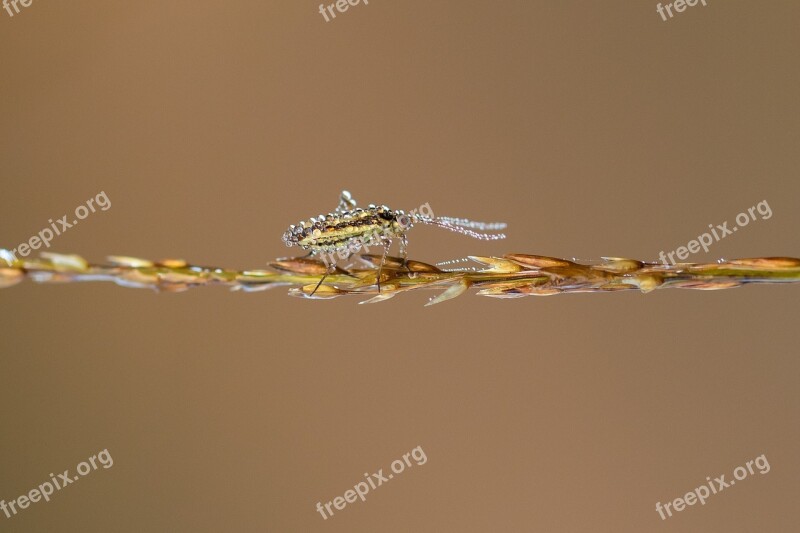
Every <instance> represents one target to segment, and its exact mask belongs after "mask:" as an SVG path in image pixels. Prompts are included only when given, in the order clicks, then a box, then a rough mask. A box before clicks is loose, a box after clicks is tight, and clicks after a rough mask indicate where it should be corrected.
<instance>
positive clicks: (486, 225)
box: [414, 215, 506, 241]
mask: <svg viewBox="0 0 800 533" xmlns="http://www.w3.org/2000/svg"><path fill="white" fill-rule="evenodd" d="M414 222H418V223H420V224H427V225H428V226H436V227H437V228H443V229H446V230H448V231H452V232H455V233H460V234H462V235H466V236H467V237H472V238H473V239H480V240H482V241H496V240H499V239H505V238H506V236H505V235H504V234H503V233H479V232H477V231H473V230H471V229H469V228H477V229H489V230H493V229H502V228H505V227H506V225H505V224H504V223H502V222H473V221H470V220H467V219H463V218H448V217H436V218H430V217H425V216H420V215H417V216H415V217H414ZM456 222H458V223H456Z"/></svg>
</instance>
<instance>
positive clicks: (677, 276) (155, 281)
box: [0, 250, 800, 305]
mask: <svg viewBox="0 0 800 533" xmlns="http://www.w3.org/2000/svg"><path fill="white" fill-rule="evenodd" d="M470 259H472V260H473V261H475V262H476V263H478V264H479V265H481V266H480V267H479V268H478V269H476V270H475V271H468V272H463V271H445V270H441V269H439V268H437V267H435V266H433V265H430V264H427V263H422V262H419V261H411V260H409V261H408V262H407V263H406V264H405V265H404V264H403V262H402V260H401V259H399V258H396V257H388V258H387V259H386V263H385V264H384V266H383V268H382V269H381V280H380V281H381V287H380V292H378V287H377V283H376V282H377V275H378V265H379V264H380V260H381V258H380V256H377V255H362V256H361V262H362V263H363V265H362V266H358V267H354V268H349V269H348V270H344V269H341V268H337V269H336V271H335V272H333V273H331V274H328V275H327V276H325V272H326V267H325V265H324V264H323V263H322V262H320V261H317V260H315V259H310V258H283V259H277V260H275V261H273V262H272V263H270V264H269V266H270V269H269V270H244V271H238V270H228V269H223V268H215V267H201V266H195V265H190V264H189V263H187V262H186V261H183V260H175V259H170V260H163V261H149V260H146V259H138V258H134V257H121V256H113V257H109V258H108V262H107V263H106V264H91V263H88V262H87V261H86V260H84V259H83V258H82V257H80V256H77V255H65V254H54V253H42V254H41V255H40V256H39V257H38V258H36V259H26V260H17V259H15V258H13V256H11V254H10V252H8V251H6V250H0V288H3V287H10V286H12V285H16V284H17V283H19V282H21V281H23V280H25V279H30V280H33V281H35V282H40V283H67V282H77V281H113V282H114V283H117V284H118V285H121V286H125V287H135V288H150V289H154V290H157V291H164V292H180V291H184V290H188V289H190V288H193V287H199V286H205V285H224V286H227V287H230V288H231V289H233V290H243V291H259V290H266V289H270V288H273V287H279V286H281V287H288V288H289V294H290V295H292V296H301V297H306V298H314V299H328V298H336V297H339V296H346V295H361V296H368V297H369V298H368V299H366V300H363V301H362V302H361V303H374V302H379V301H383V300H387V299H389V298H392V297H394V296H396V295H397V294H399V293H401V292H405V291H410V290H416V289H437V290H440V291H442V292H441V293H440V294H439V295H438V296H436V297H434V298H432V299H431V300H430V301H429V303H428V304H427V305H432V304H436V303H441V302H444V301H446V300H449V299H451V298H454V297H456V296H459V295H461V294H462V293H464V292H465V291H467V290H468V289H469V288H472V287H474V288H476V289H478V294H479V295H481V296H491V297H495V298H519V297H523V296H546V295H553V294H562V293H574V292H607V291H623V290H634V289H635V290H640V291H642V292H650V291H652V290H654V289H665V288H680V289H701V290H716V289H729V288H732V287H738V286H740V285H744V284H747V283H792V282H800V259H795V258H790V257H763V258H755V259H735V260H731V261H720V262H717V263H701V264H696V263H680V264H676V265H663V264H660V263H645V262H642V261H637V260H635V259H623V258H615V257H606V258H603V260H602V261H601V262H599V263H597V264H580V263H575V262H572V261H567V260H564V259H558V258H554V257H544V256H539V255H527V254H507V255H504V256H503V257H480V256H470ZM323 276H325V279H324V280H323V281H322V283H321V284H320V285H319V287H318V288H317V289H316V292H314V289H315V288H316V287H317V284H318V283H319V282H320V280H322V278H323ZM312 292H313V293H314V294H313V296H312Z"/></svg>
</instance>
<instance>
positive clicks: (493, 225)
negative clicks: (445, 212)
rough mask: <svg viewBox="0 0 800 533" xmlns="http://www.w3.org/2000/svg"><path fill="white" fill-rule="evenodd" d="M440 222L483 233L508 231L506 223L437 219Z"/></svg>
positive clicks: (450, 218) (448, 218)
mask: <svg viewBox="0 0 800 533" xmlns="http://www.w3.org/2000/svg"><path fill="white" fill-rule="evenodd" d="M437 219H438V220H441V221H443V222H449V223H450V224H452V225H454V226H461V227H462V228H469V229H477V230H481V231H497V230H501V229H506V227H507V226H508V224H506V223H505V222H478V221H475V220H468V219H466V218H452V217H437Z"/></svg>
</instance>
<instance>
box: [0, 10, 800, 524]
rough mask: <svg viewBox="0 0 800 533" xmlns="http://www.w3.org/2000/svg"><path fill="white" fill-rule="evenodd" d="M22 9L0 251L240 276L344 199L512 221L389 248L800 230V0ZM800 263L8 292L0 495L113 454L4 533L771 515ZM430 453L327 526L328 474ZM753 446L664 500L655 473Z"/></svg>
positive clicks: (710, 520)
mask: <svg viewBox="0 0 800 533" xmlns="http://www.w3.org/2000/svg"><path fill="white" fill-rule="evenodd" d="M656 4H657V2H654V1H636V2H634V1H625V2H623V1H606V2H589V1H580V2H577V1H573V2H543V1H530V2H525V1H515V2H512V1H504V2H471V1H470V2H467V1H463V0H462V1H455V0H453V1H443V0H438V1H435V2H423V1H404V2H399V1H386V0H370V2H369V4H368V5H364V4H363V3H362V4H359V5H357V6H355V7H351V8H350V9H349V10H348V11H347V12H345V13H343V14H339V15H338V16H337V18H336V19H335V20H331V21H330V22H325V20H324V18H323V17H322V15H321V14H320V13H319V12H318V6H319V4H318V3H314V2H307V1H302V2H301V1H292V2H289V1H288V0H287V1H282V2H275V1H273V2H255V1H237V2H224V3H223V2H210V1H191V2H189V1H169V2H152V1H142V2H136V3H126V4H124V3H122V2H97V1H95V2H87V1H73V2H68V3H67V2H58V3H57V2H44V1H40V0H33V3H32V4H31V5H30V6H29V7H24V8H22V7H21V10H20V12H19V13H18V14H16V15H14V16H13V17H10V16H8V14H7V13H6V11H0V67H2V68H1V69H0V70H1V71H2V75H1V76H0V94H1V95H2V98H1V99H0V117H2V126H0V135H1V136H2V138H1V140H2V142H0V155H1V156H2V161H3V170H2V176H3V194H2V196H0V208H2V226H1V227H2V231H1V232H0V240H1V241H2V242H0V246H5V247H8V248H12V247H14V246H16V245H17V244H18V243H20V242H23V241H26V240H28V238H29V237H30V236H31V235H34V234H36V233H37V232H38V231H39V230H40V229H41V228H43V227H45V226H47V225H48V224H47V220H48V219H49V218H53V219H55V218H59V217H61V215H63V214H65V213H71V212H72V210H74V208H75V207H76V206H78V205H80V204H82V203H84V202H85V201H86V200H87V199H88V198H91V197H94V196H95V195H96V194H97V193H99V192H100V191H105V192H106V194H107V195H108V197H109V198H110V200H111V202H112V207H111V209H110V210H108V211H105V212H98V213H96V214H92V215H90V216H89V217H88V218H87V219H86V220H85V221H82V222H81V223H80V224H78V225H77V226H75V227H74V228H72V229H70V230H69V231H67V232H66V233H65V234H64V235H62V236H60V237H57V238H56V239H55V240H54V241H53V244H52V247H51V249H50V250H51V251H57V252H64V253H78V254H81V255H83V256H84V257H87V258H88V259H90V260H94V261H100V260H102V259H103V258H104V257H105V256H106V255H111V254H121V255H132V256H141V257H147V258H152V259H160V258H165V257H180V258H185V259H187V260H190V261H192V262H195V263H199V264H215V265H220V266H227V267H232V268H263V267H264V265H265V263H266V262H267V261H269V260H271V259H273V258H275V257H277V256H281V255H286V253H287V249H286V248H285V247H284V246H283V244H282V243H281V242H280V235H281V233H282V232H283V231H284V230H285V228H286V226H288V224H290V223H294V222H296V221H298V220H300V219H302V218H307V217H310V216H315V215H317V214H319V213H322V212H328V211H330V210H331V209H332V208H333V207H334V206H335V204H336V201H337V198H338V194H339V192H340V191H341V190H342V189H343V188H347V189H349V190H350V191H352V193H353V195H354V196H355V197H356V198H357V199H358V200H359V201H360V202H361V203H364V204H368V203H386V204H388V205H390V206H392V207H397V208H405V209H410V208H414V207H417V206H419V205H420V204H422V203H425V202H429V203H430V205H431V206H432V208H433V210H434V211H435V212H436V214H438V215H450V216H462V217H471V218H474V219H477V220H498V219H499V220H504V221H506V222H508V223H509V230H508V234H509V239H508V240H507V241H504V242H503V241H501V242H491V243H485V242H479V241H473V240H470V239H467V238H465V237H462V236H459V235H455V234H450V233H447V232H443V231H439V230H436V229H433V228H426V227H422V228H415V229H414V230H413V231H412V232H411V234H410V255H411V257H412V258H415V259H419V260H423V261H428V262H435V261H440V260H446V259H452V258H456V257H463V256H465V255H467V254H483V255H489V254H502V253H504V252H527V253H536V254H543V255H552V256H560V257H570V258H571V257H577V258H579V259H596V258H599V257H600V256H603V255H611V256H624V257H634V258H639V259H646V260H655V259H656V258H657V255H658V252H660V251H661V250H665V251H670V250H674V249H675V248H677V247H678V246H680V245H685V244H686V243H687V242H688V241H689V240H691V239H693V238H695V237H696V236H697V235H698V234H700V233H702V232H703V231H705V230H706V228H707V225H708V224H710V223H713V224H721V223H722V222H724V221H726V220H728V221H731V222H733V219H734V217H735V216H736V214H737V213H739V212H740V211H743V210H746V209H747V208H748V207H750V206H754V205H755V204H756V203H758V202H760V201H762V200H767V201H768V202H769V206H770V207H771V209H772V211H773V213H774V214H773V216H772V218H771V219H769V220H763V221H762V220H759V221H757V222H753V223H751V224H750V225H749V226H748V227H747V228H746V229H742V230H741V231H739V232H737V233H736V234H735V235H733V236H729V237H727V238H726V239H724V240H723V241H720V242H718V243H716V244H714V245H713V246H712V248H711V251H710V252H709V253H708V254H704V253H703V252H700V253H699V254H695V255H693V256H692V257H691V258H690V260H693V261H700V262H702V261H709V260H716V259H718V258H723V257H724V258H734V257H754V256H769V255H788V256H794V257H797V256H800V246H798V236H797V233H796V230H797V228H798V223H800V210H798V209H797V208H798V198H800V195H799V194H798V193H800V186H799V185H798V180H797V168H798V159H799V158H800V155H798V154H800V152H799V151H798V140H800V132H799V131H798V128H799V127H800V115H799V114H798V112H799V111H800V104H798V97H797V95H798V94H800V90H798V89H800V87H798V85H799V83H798V82H799V81H800V76H798V67H800V65H799V64H798V63H800V60H799V59H798V53H797V51H798V48H799V47H800V35H798V32H797V20H798V16H800V4H798V3H797V2H793V1H789V0H787V1H770V2H745V1H726V2H721V1H719V0H711V1H710V2H709V4H708V6H707V7H703V6H702V5H698V6H696V7H691V8H688V9H686V11H684V12H683V13H680V14H678V15H676V16H675V17H674V18H673V19H671V20H669V21H666V22H665V21H662V20H661V18H660V17H659V16H658V14H657V13H656ZM798 291H800V287H796V286H761V287H758V286H750V287H745V288H742V289H736V290H729V291H718V292H699V291H697V292H695V291H678V290H674V291H657V292H655V293H651V294H648V295H642V294H639V293H633V292H632V293H624V294H623V293H618V294H607V295H602V296H601V295H574V296H562V297H555V298H526V299H520V300H505V301H503V300H493V299H488V298H479V297H476V296H475V295H474V294H470V295H464V296H462V297H460V298H458V299H457V300H454V301H451V302H448V303H445V304H442V305H438V306H434V307H431V308H425V307H423V304H424V303H425V302H426V300H427V298H428V297H429V296H431V295H433V293H414V294H407V295H402V296H400V297H398V298H395V299H394V300H392V301H390V302H386V303H382V304H378V305H377V306H360V305H357V302H358V299H357V298H340V299H337V300H333V301H309V300H302V299H295V298H290V297H288V296H287V295H286V294H285V291H284V290H283V289H276V290H274V291H272V292H265V293H255V294H242V293H230V292H227V291H226V290H224V289H213V288H211V289H198V290H193V291H189V292H188V293H183V294H156V293H153V292H150V291H144V290H141V291H139V290H132V289H125V288H121V287H117V286H114V285H111V284H84V285H37V284H33V283H24V284H22V285H18V286H16V287H13V288H10V289H5V290H2V291H0V298H2V306H1V309H2V310H0V324H2V326H0V335H1V337H0V338H1V339H2V343H1V345H2V348H0V350H2V360H1V361H2V368H0V403H1V404H2V406H3V407H2V409H0V427H2V430H0V431H2V433H1V434H2V439H0V457H1V458H0V461H1V463H0V464H1V470H0V472H2V474H0V498H2V499H5V500H7V501H8V500H11V499H14V498H16V497H17V496H18V495H20V494H23V493H26V492H27V491H29V490H30V489H32V488H35V487H36V486H37V485H39V484H40V483H42V482H44V481H47V480H48V479H49V473H50V472H55V473H56V474H58V473H60V472H61V471H63V470H64V469H68V468H69V469H71V470H73V471H74V468H75V465H76V464H77V463H78V462H80V461H82V460H84V459H86V458H87V457H89V456H91V455H93V454H96V453H98V452H99V451H100V450H102V449H104V448H107V449H108V450H109V453H110V454H111V456H112V457H113V459H114V466H113V467H112V468H110V469H108V470H102V469H101V470H99V471H97V472H94V473H92V474H90V475H88V476H87V477H86V478H84V479H82V480H81V481H80V482H78V483H75V484H72V485H70V486H69V487H68V488H65V489H64V490H62V491H60V492H57V493H56V494H55V495H54V496H53V497H52V500H51V501H50V502H49V503H41V502H40V503H36V504H34V505H32V506H31V507H29V508H28V509H26V510H24V511H21V512H20V514H18V515H17V516H14V517H12V518H11V519H6V518H5V517H4V516H3V515H1V514H0V530H3V531H50V530H60V531H120V532H121V531H292V532H294V531H323V532H335V531H387V532H395V531H397V532H401V531H402V532H405V531H420V532H422V531H425V532H427V531H431V532H432V531H592V532H595V531H615V532H617V531H636V532H640V531H713V532H716V531H727V532H732V531H733V532H736V531H756V530H758V531H790V530H794V529H796V527H797V526H796V524H797V513H796V502H797V498H798V496H800V484H799V483H798V479H800V457H798V444H797V443H798V438H799V437H800V431H798V419H799V418H798V417H799V415H800V395H799V394H798V385H797V383H798V377H800V361H798V357H797V355H798V354H797V342H798V338H799V335H800V333H798V328H797V310H798V295H800V292H798ZM416 446H421V447H422V449H423V450H424V452H425V454H426V455H427V458H428V461H427V463H426V464H425V465H422V466H416V465H415V466H414V467H413V468H410V469H408V470H406V471H405V472H404V473H403V474H402V475H399V476H396V477H395V478H394V479H393V480H392V481H391V482H389V483H388V484H385V485H383V486H381V487H380V488H378V489H377V490H375V491H373V492H372V493H370V494H369V495H368V496H367V500H366V502H364V503H361V502H358V503H354V504H351V505H348V506H347V507H346V508H345V509H344V510H342V511H338V512H337V513H336V514H335V515H334V516H333V517H332V518H329V519H328V520H323V519H322V517H321V516H320V514H319V513H318V512H317V511H316V509H315V505H316V503H317V502H318V501H322V502H323V503H324V502H327V501H330V500H332V499H333V498H334V497H336V496H341V495H342V494H343V493H344V492H345V491H346V490H347V489H349V488H351V487H352V486H353V485H354V484H355V483H358V482H359V481H361V480H362V479H363V473H364V472H376V471H377V470H378V469H379V468H383V469H384V472H388V471H389V465H390V464H391V462H392V461H393V460H395V459H397V458H399V457H401V456H402V455H403V454H404V453H407V452H409V451H410V450H411V449H412V448H414V447H416ZM761 454H765V455H766V457H767V459H768V460H769V464H770V466H771V470H770V472H769V473H768V474H766V475H758V474H756V475H754V476H751V477H748V478H747V480H746V481H742V482H740V483H739V484H737V485H736V486H734V487H731V488H729V489H726V490H725V491H723V492H721V493H720V494H718V495H716V496H712V497H711V498H710V499H709V500H708V502H707V503H706V505H705V506H703V507H701V506H700V505H695V506H693V507H689V508H687V509H686V510H684V511H683V512H681V513H678V514H676V515H675V516H673V517H672V518H669V519H668V520H666V521H662V520H661V519H660V518H659V515H658V513H656V511H655V504H656V502H657V501H661V502H662V503H664V502H667V501H671V500H673V499H674V498H677V497H679V496H682V495H683V494H685V493H686V492H689V491H691V490H693V489H694V488H695V487H696V486H698V485H700V484H702V483H705V478H706V476H711V477H712V478H713V477H717V476H719V475H720V474H726V476H727V479H730V478H731V472H732V471H733V469H734V468H735V467H737V466H739V465H743V464H744V463H745V462H746V461H747V460H751V459H753V458H755V457H757V456H759V455H761Z"/></svg>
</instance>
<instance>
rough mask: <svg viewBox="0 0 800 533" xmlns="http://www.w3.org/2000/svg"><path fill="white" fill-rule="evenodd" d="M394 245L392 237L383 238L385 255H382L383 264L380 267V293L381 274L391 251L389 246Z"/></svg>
mask: <svg viewBox="0 0 800 533" xmlns="http://www.w3.org/2000/svg"><path fill="white" fill-rule="evenodd" d="M391 245H392V241H391V239H383V255H382V256H381V264H380V266H379V267H378V278H377V282H378V294H380V293H381V274H382V273H383V265H384V264H385V263H386V256H387V255H388V253H389V247H390V246H391Z"/></svg>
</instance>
